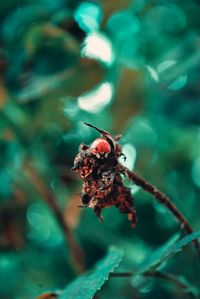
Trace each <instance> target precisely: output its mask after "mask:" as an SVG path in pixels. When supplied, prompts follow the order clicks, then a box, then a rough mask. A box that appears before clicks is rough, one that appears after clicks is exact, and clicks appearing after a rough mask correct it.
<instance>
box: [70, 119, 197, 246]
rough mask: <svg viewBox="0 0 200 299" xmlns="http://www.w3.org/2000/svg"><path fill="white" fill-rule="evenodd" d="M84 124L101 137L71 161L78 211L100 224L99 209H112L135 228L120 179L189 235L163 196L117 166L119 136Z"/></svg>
mask: <svg viewBox="0 0 200 299" xmlns="http://www.w3.org/2000/svg"><path fill="white" fill-rule="evenodd" d="M84 124H85V125H87V126H89V127H92V128H94V129H96V130H97V131H98V132H99V133H100V134H101V137H100V138H97V139H96V140H94V141H93V142H92V144H91V145H90V146H87V145H85V144H81V145H80V147H79V153H78V154H77V156H76V157H75V160H74V167H73V168H72V170H73V171H75V172H76V173H77V174H78V176H79V177H80V178H81V179H82V180H83V187H82V205H81V207H88V208H92V209H93V210H94V212H95V213H96V215H97V216H98V218H99V219H100V220H101V221H102V220H103V218H102V216H101V211H102V209H104V208H106V207H110V206H116V207H117V208H118V209H119V210H120V212H121V213H125V214H127V216H128V219H129V220H130V222H131V226H132V227H135V225H136V223H137V217H136V211H135V207H134V201H133V197H132V194H131V190H130V188H128V187H126V186H125V185H124V184H123V180H122V175H123V176H126V177H127V178H128V179H130V180H132V181H133V182H134V184H136V185H138V186H140V187H141V188H142V189H143V190H144V191H147V192H149V193H151V194H152V195H153V196H154V198H155V199H156V200H157V201H158V202H160V203H161V204H163V205H164V206H165V207H166V208H167V209H168V210H170V212H171V213H172V214H173V215H174V216H175V217H176V219H177V220H178V221H179V223H180V224H181V227H182V228H183V229H184V230H185V232H186V233H187V234H188V233H192V232H193V229H192V228H191V226H190V224H189V223H188V221H187V220H186V218H185V217H184V216H183V215H182V213H181V212H180V211H179V210H178V209H177V208H176V206H175V205H174V204H173V203H172V202H171V201H170V199H169V198H168V197H167V196H166V195H165V194H164V193H162V192H161V191H159V190H158V189H157V188H156V187H155V186H153V185H151V184H150V183H149V182H147V181H146V180H145V179H143V178H142V177H140V176H138V175H137V174H135V173H134V172H132V171H130V170H129V169H128V168H126V167H125V166H124V165H122V164H121V163H120V162H119V157H121V156H124V154H123V153H122V150H121V146H120V145H119V144H118V142H117V141H118V140H119V139H120V138H121V135H119V136H115V137H114V136H112V135H111V134H110V133H108V132H106V131H104V130H102V129H99V128H97V127H95V126H93V125H91V124H88V123H84ZM124 159H126V157H125V156H124ZM194 245H195V247H196V249H197V250H198V251H199V248H200V246H199V243H198V241H197V240H194Z"/></svg>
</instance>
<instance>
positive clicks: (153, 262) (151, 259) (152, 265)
mask: <svg viewBox="0 0 200 299" xmlns="http://www.w3.org/2000/svg"><path fill="white" fill-rule="evenodd" d="M199 237H200V231H197V232H194V233H192V234H190V235H188V236H186V237H184V238H183V239H181V240H178V241H177V238H178V235H175V236H174V237H173V238H172V239H170V240H169V241H168V242H167V243H166V244H165V245H164V246H162V247H161V248H159V250H157V251H154V252H153V253H151V254H149V256H148V257H147V258H146V259H145V261H144V262H143V263H142V265H141V268H140V269H139V273H140V274H142V273H144V272H147V271H152V270H156V269H158V267H160V266H161V265H162V264H163V262H164V261H166V259H168V258H170V257H171V256H173V255H174V254H176V253H177V252H179V251H181V250H182V249H183V247H184V246H186V245H187V244H189V243H190V242H192V241H194V240H195V239H197V238H199Z"/></svg>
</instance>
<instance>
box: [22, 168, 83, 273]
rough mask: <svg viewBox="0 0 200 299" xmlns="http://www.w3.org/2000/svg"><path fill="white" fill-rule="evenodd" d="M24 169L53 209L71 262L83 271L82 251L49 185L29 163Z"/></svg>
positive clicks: (77, 269)
mask: <svg viewBox="0 0 200 299" xmlns="http://www.w3.org/2000/svg"><path fill="white" fill-rule="evenodd" d="M24 168H25V170H26V171H27V172H28V174H29V180H30V181H31V183H32V184H33V186H34V187H35V189H36V190H37V191H38V193H39V194H40V195H41V197H42V199H43V200H44V201H45V202H46V203H47V204H48V205H49V207H50V208H51V210H52V211H53V213H54V215H55V217H56V219H57V221H58V223H59V224H60V227H61V228H62V230H63V233H64V236H65V239H66V241H67V243H68V245H69V251H70V253H71V256H72V259H73V264H74V266H75V268H76V271H77V272H78V273H81V272H83V270H84V253H83V251H82V250H81V248H80V247H79V246H78V244H77V243H76V241H75V239H74V237H73V235H72V233H71V230H70V228H69V227H68V225H67V223H66V222H65V220H64V217H63V214H62V212H61V210H60V207H59V206H58V203H57V199H56V197H55V195H54V193H53V192H52V191H51V190H50V189H49V187H48V186H47V185H46V184H45V183H44V180H43V178H42V177H41V176H40V175H39V174H38V173H37V172H36V171H35V169H33V167H31V166H30V164H28V163H25V164H24Z"/></svg>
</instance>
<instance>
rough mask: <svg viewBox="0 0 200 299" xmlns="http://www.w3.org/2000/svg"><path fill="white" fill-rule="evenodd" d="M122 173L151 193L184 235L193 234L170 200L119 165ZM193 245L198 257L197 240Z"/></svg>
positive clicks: (199, 249) (198, 245)
mask: <svg viewBox="0 0 200 299" xmlns="http://www.w3.org/2000/svg"><path fill="white" fill-rule="evenodd" d="M120 167H122V171H123V172H124V173H125V174H126V175H127V177H128V178H129V179H131V180H132V181H133V182H134V183H135V184H136V185H137V186H140V187H141V188H142V189H143V190H144V191H146V192H149V193H151V194H152V195H153V196H154V197H155V199H157V201H158V202H159V203H161V204H162V205H164V206H165V207H166V208H167V209H168V210H169V211H170V212H171V213H172V214H173V215H174V216H175V218H176V219H177V220H178V222H179V223H180V225H181V228H182V229H183V230H184V231H185V232H186V234H191V233H193V229H192V227H191V226H190V224H189V222H188V221H187V219H186V218H185V217H184V216H183V214H182V213H181V212H180V211H179V210H178V208H177V207H176V206H175V205H174V204H173V203H172V202H171V200H170V199H169V198H168V197H167V196H166V195H165V194H164V193H163V192H161V191H160V190H158V189H157V188H156V187H155V186H154V185H152V184H150V183H149V182H147V181H146V180H145V179H144V178H142V177H141V176H139V175H137V174H136V173H134V172H132V171H130V170H129V169H128V168H126V167H125V166H123V165H121V164H120ZM193 244H194V246H195V248H196V250H197V253H198V255H199V254H200V244H199V242H198V240H197V239H195V240H194V241H193Z"/></svg>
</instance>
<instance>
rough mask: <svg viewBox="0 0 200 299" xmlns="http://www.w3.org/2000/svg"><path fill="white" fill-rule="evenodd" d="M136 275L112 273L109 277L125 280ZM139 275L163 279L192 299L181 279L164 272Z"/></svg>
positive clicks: (131, 273)
mask: <svg viewBox="0 0 200 299" xmlns="http://www.w3.org/2000/svg"><path fill="white" fill-rule="evenodd" d="M135 274H136V273H134V272H113V273H110V277H111V278H112V277H113V278H115V277H116V278H117V277H119V278H123V277H124V278H126V277H132V276H134V275H135ZM141 275H143V276H147V277H153V278H160V279H163V280H165V281H167V282H169V283H172V284H173V285H175V286H176V287H178V288H179V289H181V290H183V291H184V292H187V293H188V295H190V297H192V298H194V297H195V296H194V294H193V293H192V292H191V291H189V289H188V284H187V283H185V282H183V281H182V280H181V279H179V278H177V277H176V276H175V275H173V274H171V273H165V272H160V271H147V272H144V273H141Z"/></svg>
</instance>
